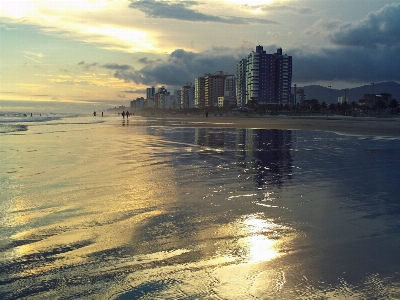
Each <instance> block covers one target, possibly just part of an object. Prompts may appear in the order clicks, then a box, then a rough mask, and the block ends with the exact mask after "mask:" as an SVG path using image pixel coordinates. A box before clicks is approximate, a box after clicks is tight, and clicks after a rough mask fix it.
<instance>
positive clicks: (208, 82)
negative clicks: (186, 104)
mask: <svg viewBox="0 0 400 300" xmlns="http://www.w3.org/2000/svg"><path fill="white" fill-rule="evenodd" d="M225 78H226V75H225V74H224V73H223V72H222V71H219V72H216V73H214V74H206V75H205V76H204V79H205V80H204V81H205V82H204V86H205V95H204V105H205V107H211V106H214V107H216V106H218V97H221V96H224V92H225V90H224V88H225Z"/></svg>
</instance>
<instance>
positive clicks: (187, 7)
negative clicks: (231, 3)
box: [129, 0, 279, 24]
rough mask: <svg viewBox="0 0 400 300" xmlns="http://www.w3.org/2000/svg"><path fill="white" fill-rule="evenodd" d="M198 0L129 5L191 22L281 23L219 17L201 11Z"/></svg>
mask: <svg viewBox="0 0 400 300" xmlns="http://www.w3.org/2000/svg"><path fill="white" fill-rule="evenodd" d="M198 4H199V2H197V1H158V0H136V1H133V2H132V3H131V4H130V5H129V7H130V8H133V9H137V10H139V11H141V12H143V13H144V14H145V15H146V17H148V18H156V19H176V20H184V21H191V22H217V23H227V24H252V23H259V24H279V22H276V21H271V20H266V19H261V18H242V17H232V16H231V17H219V16H213V15H207V14H204V13H201V12H199V11H197V10H195V9H193V8H192V7H193V6H196V5H198Z"/></svg>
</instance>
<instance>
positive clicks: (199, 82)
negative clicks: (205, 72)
mask: <svg viewBox="0 0 400 300" xmlns="http://www.w3.org/2000/svg"><path fill="white" fill-rule="evenodd" d="M205 97H206V79H205V78H204V77H197V78H196V80H195V84H194V104H195V107H196V108H204V107H205Z"/></svg>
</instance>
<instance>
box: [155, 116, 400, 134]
mask: <svg viewBox="0 0 400 300" xmlns="http://www.w3.org/2000/svg"><path fill="white" fill-rule="evenodd" d="M157 118H161V119H166V120H175V121H179V122H182V123H181V124H187V126H197V127H215V126H218V127H222V128H257V129H284V130H317V131H329V132H336V133H341V134H349V135H372V136H392V137H400V118H398V117H392V118H390V117H382V118H378V117H345V116H327V117H326V116H317V117H312V116H304V117H301V116H278V117H274V116H265V117H258V116H212V115H210V116H209V117H208V118H206V117H205V116H202V115H173V116H171V115H166V116H157Z"/></svg>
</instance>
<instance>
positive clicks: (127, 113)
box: [126, 111, 129, 119]
mask: <svg viewBox="0 0 400 300" xmlns="http://www.w3.org/2000/svg"><path fill="white" fill-rule="evenodd" d="M128 117H129V111H126V118H127V119H128Z"/></svg>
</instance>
